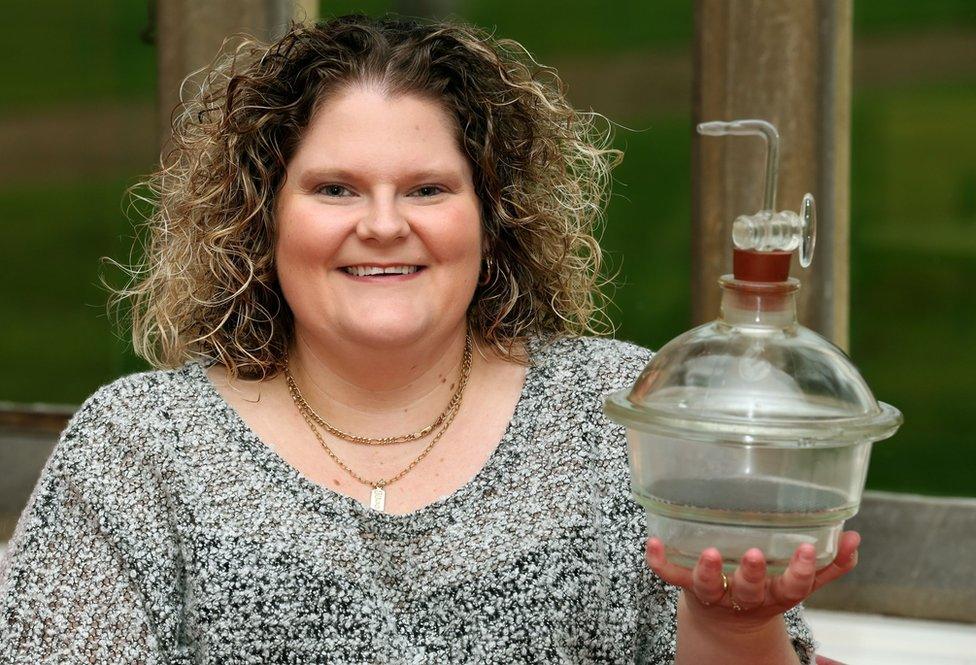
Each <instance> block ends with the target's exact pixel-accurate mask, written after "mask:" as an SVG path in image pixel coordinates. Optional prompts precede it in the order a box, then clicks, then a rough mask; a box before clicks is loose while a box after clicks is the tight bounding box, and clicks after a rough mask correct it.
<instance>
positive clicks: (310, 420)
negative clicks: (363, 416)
mask: <svg viewBox="0 0 976 665" xmlns="http://www.w3.org/2000/svg"><path fill="white" fill-rule="evenodd" d="M471 355H472V354H471V334H470V332H469V333H468V334H467V336H466V337H465V343H464V358H463V359H462V361H461V376H460V379H459V381H458V383H459V389H458V392H457V393H455V394H456V395H457V396H458V398H457V400H456V402H455V400H453V399H452V400H451V403H452V405H453V408H451V407H449V411H448V412H446V422H445V423H444V426H443V427H442V428H441V430H440V431H439V432H438V433H437V434H436V435H435V436H434V438H433V439H432V440H431V442H430V443H429V444H427V447H426V448H424V450H423V452H421V453H420V455H418V456H417V458H416V459H414V460H413V461H412V462H411V463H410V464H409V466H407V468H405V469H403V470H402V471H400V473H398V474H396V475H395V476H393V477H392V478H390V479H388V480H387V479H383V478H381V479H380V480H377V481H375V482H373V481H369V480H367V479H365V478H363V477H362V476H360V475H359V474H357V473H356V472H355V471H353V470H352V469H350V468H349V467H348V466H346V464H345V463H344V462H343V461H342V460H340V459H339V458H338V457H337V456H336V454H335V453H334V452H333V451H332V449H331V448H330V447H329V445H328V444H327V443H326V442H325V440H324V439H323V438H322V435H321V434H319V431H318V429H317V428H316V427H315V422H314V416H313V415H312V414H313V412H312V410H311V407H309V406H308V403H307V402H306V401H305V400H304V399H302V398H301V393H300V392H298V386H296V385H295V383H294V381H291V380H290V379H291V375H290V374H289V375H288V378H289V382H288V388H289V392H290V393H291V396H292V399H293V400H294V402H295V406H297V407H298V412H299V413H300V414H301V416H302V418H303V419H304V420H305V422H306V423H307V424H308V426H309V429H311V430H312V434H314V435H315V438H316V439H318V442H319V444H321V446H322V447H323V448H324V449H325V452H326V453H328V454H329V457H331V458H332V459H333V461H335V463H336V464H338V465H339V466H340V467H341V468H342V469H343V470H344V471H345V472H346V473H348V474H349V475H350V476H352V477H353V478H355V479H356V480H357V481H359V482H360V483H362V484H364V485H366V486H367V487H371V488H372V491H371V492H370V495H369V505H370V508H372V509H373V510H377V511H379V512H383V509H384V507H385V505H386V489H385V488H386V486H387V485H390V484H392V483H394V482H396V481H397V480H399V479H400V478H402V477H403V476H405V475H406V474H407V473H409V472H410V470H411V469H413V468H414V467H415V466H417V464H418V463H419V462H420V461H421V460H422V459H424V458H425V457H427V454H428V453H429V452H430V451H431V450H432V449H433V447H434V444H436V443H437V442H438V441H439V440H440V438H441V437H442V436H443V435H444V432H446V431H447V428H448V427H449V426H450V424H451V422H453V420H454V416H455V415H457V412H458V410H459V408H460V406H461V397H460V395H461V394H462V393H463V392H464V387H465V386H466V385H467V383H468V375H469V374H470V371H471ZM286 371H287V370H286ZM388 438H389V437H388Z"/></svg>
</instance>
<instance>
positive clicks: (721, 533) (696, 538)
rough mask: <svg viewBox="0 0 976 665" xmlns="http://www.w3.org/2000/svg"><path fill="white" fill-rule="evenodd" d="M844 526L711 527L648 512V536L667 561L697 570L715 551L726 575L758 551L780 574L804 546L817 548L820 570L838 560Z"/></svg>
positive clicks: (769, 565)
mask: <svg viewBox="0 0 976 665" xmlns="http://www.w3.org/2000/svg"><path fill="white" fill-rule="evenodd" d="M843 526H844V523H843V522H839V523H837V524H827V525H820V526H815V527H791V528H785V527H778V528H773V527H755V526H744V525H736V524H709V523H704V522H690V521H685V520H678V519H674V518H671V517H665V516H663V515H659V514H657V513H653V512H651V511H647V535H648V536H654V537H656V538H659V539H660V540H661V541H662V542H663V543H664V550H665V555H666V556H667V558H668V560H669V561H671V562H672V563H675V564H677V565H679V566H684V567H686V568H694V567H695V565H696V564H697V563H698V558H699V556H700V555H701V553H702V551H704V550H705V549H708V548H709V547H715V548H717V549H718V551H719V552H721V554H722V568H723V570H724V571H725V573H726V574H729V573H732V572H733V571H735V569H736V568H737V567H738V566H739V562H740V560H741V559H742V556H743V555H744V554H745V553H746V551H747V550H749V549H751V548H753V547H758V548H759V549H761V550H762V551H763V554H765V555H766V567H767V570H768V571H769V573H771V574H776V575H778V574H780V573H782V572H783V571H784V570H786V567H787V566H788V565H789V562H790V559H791V558H792V557H793V552H795V551H796V548H797V547H799V546H800V545H802V544H803V543H812V544H813V546H814V547H815V548H816V553H817V559H816V566H817V569H818V570H819V569H820V568H823V567H824V566H826V565H828V564H829V563H830V562H831V561H833V560H834V557H835V556H837V543H838V541H839V539H840V534H841V529H842V528H843Z"/></svg>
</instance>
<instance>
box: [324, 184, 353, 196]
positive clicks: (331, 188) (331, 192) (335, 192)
mask: <svg viewBox="0 0 976 665" xmlns="http://www.w3.org/2000/svg"><path fill="white" fill-rule="evenodd" d="M318 191H319V193H320V194H325V195H326V196H334V197H342V192H343V191H349V190H347V189H346V188H345V187H344V186H343V185H322V186H321V187H319V189H318Z"/></svg>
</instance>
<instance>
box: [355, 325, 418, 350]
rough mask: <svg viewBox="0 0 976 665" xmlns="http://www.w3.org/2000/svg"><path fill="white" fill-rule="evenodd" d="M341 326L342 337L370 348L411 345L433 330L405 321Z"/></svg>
mask: <svg viewBox="0 0 976 665" xmlns="http://www.w3.org/2000/svg"><path fill="white" fill-rule="evenodd" d="M343 328H344V330H343V332H342V333H340V334H341V335H342V336H343V337H345V338H346V339H348V340H349V341H352V342H354V343H356V344H359V345H362V346H366V347H371V348H383V347H407V346H411V345H413V344H415V343H417V342H419V341H421V340H423V339H424V338H425V337H428V336H429V335H430V333H431V332H433V331H432V330H431V329H430V328H429V327H425V326H418V325H416V324H411V323H405V322H386V323H381V322H375V323H374V324H372V325H369V326H348V327H346V326H343Z"/></svg>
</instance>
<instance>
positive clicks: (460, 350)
mask: <svg viewBox="0 0 976 665" xmlns="http://www.w3.org/2000/svg"><path fill="white" fill-rule="evenodd" d="M465 332H466V328H465V326H464V324H463V323H462V325H460V326H459V327H457V328H455V329H453V330H451V331H449V332H448V333H447V334H445V335H442V336H430V337H425V338H423V339H421V340H419V341H417V342H416V343H414V344H411V345H408V346H398V347H395V348H394V347H383V348H374V347H370V348H364V347H362V346H361V345H357V344H355V343H352V342H349V341H346V340H328V341H327V342H317V341H316V340H315V339H313V338H310V337H308V336H306V335H303V334H302V333H301V332H297V333H296V336H295V343H294V344H293V345H292V350H291V352H290V353H289V368H290V371H291V374H292V376H293V377H294V379H295V382H296V383H297V385H298V387H299V389H300V390H301V392H302V394H303V396H304V398H305V400H306V401H307V402H308V403H309V405H311V407H312V408H313V409H314V410H315V411H316V412H317V413H319V414H320V415H321V416H322V417H323V418H325V419H326V420H328V421H330V422H331V423H332V424H333V425H335V426H337V427H339V428H340V429H346V430H347V431H351V432H354V433H356V434H360V435H363V436H373V437H378V436H389V435H391V434H401V433H406V432H408V431H413V430H417V429H420V428H422V427H425V426H426V425H428V424H429V423H430V422H431V421H433V420H434V419H435V418H436V417H437V416H438V415H440V414H441V412H442V411H443V410H444V409H445V408H446V407H447V405H448V402H449V401H450V399H451V396H452V395H453V393H454V391H455V389H456V388H457V383H458V377H459V375H460V370H461V360H462V357H463V354H464V340H465ZM472 342H473V346H474V351H473V354H472V360H471V371H470V374H471V376H472V377H473V376H474V375H475V374H476V372H477V369H476V368H477V367H479V365H480V363H481V362H483V358H482V357H481V354H480V353H479V351H478V344H477V338H476V337H473V339H472ZM470 385H471V382H470V381H469V384H468V389H466V390H465V392H466V393H467V392H468V390H469V389H470Z"/></svg>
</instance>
